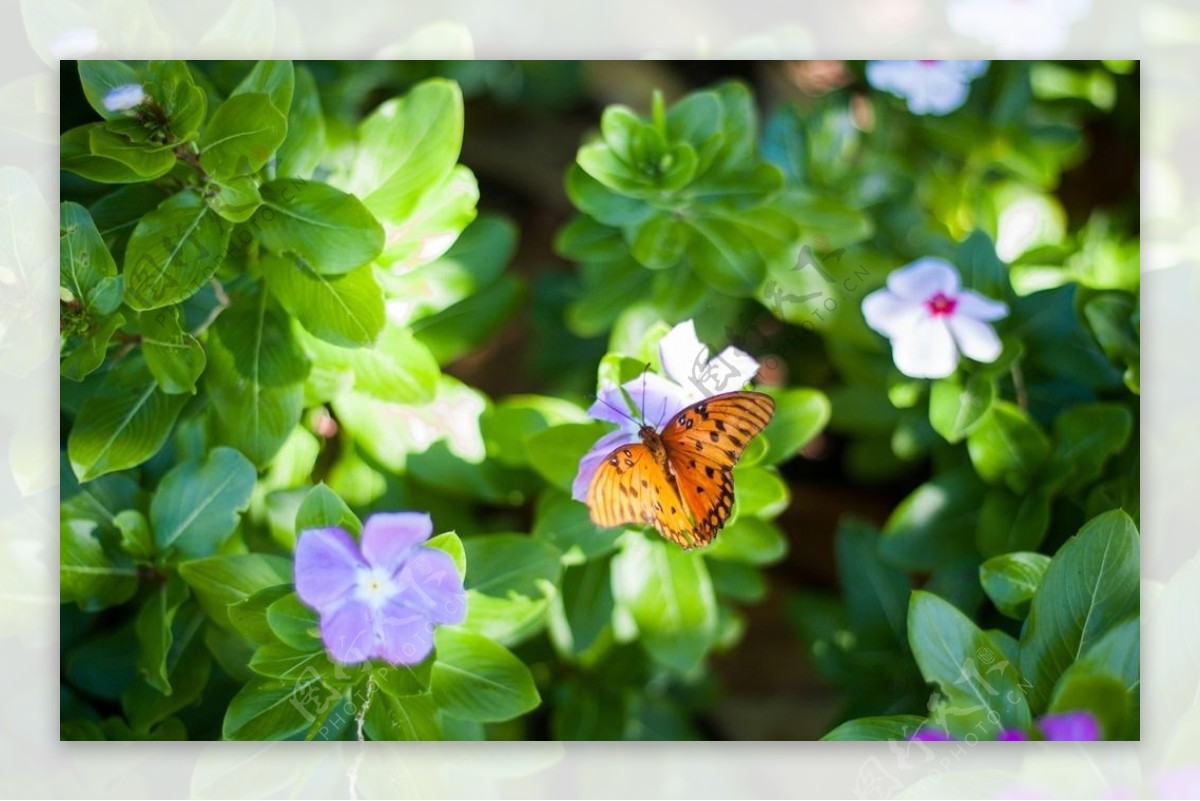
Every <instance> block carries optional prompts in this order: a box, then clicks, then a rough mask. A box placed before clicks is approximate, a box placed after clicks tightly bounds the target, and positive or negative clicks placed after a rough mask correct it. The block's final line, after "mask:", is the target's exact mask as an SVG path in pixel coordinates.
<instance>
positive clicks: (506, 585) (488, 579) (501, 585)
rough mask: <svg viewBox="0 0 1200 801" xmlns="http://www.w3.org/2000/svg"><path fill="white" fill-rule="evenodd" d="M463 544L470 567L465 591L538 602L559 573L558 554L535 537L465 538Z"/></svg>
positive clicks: (483, 536)
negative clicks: (546, 587)
mask: <svg viewBox="0 0 1200 801" xmlns="http://www.w3.org/2000/svg"><path fill="white" fill-rule="evenodd" d="M462 544H463V548H464V549H466V555H467V564H469V565H471V571H470V573H469V574H468V575H467V580H466V587H467V589H469V590H475V591H476V592H481V593H485V594H487V595H492V596H495V597H496V598H510V597H512V596H514V595H516V596H523V597H525V598H528V599H531V600H536V599H539V598H541V597H543V596H544V595H545V594H546V593H545V590H544V588H543V587H544V585H550V586H554V585H556V584H557V583H558V578H559V575H560V573H561V572H562V564H561V562H560V561H559V557H560V556H561V554H560V553H559V550H558V549H557V548H555V547H554V546H552V545H550V544H549V543H547V542H546V541H545V540H544V539H541V538H538V537H531V536H528V535H522V534H484V535H479V536H474V537H464V538H463V540H462Z"/></svg>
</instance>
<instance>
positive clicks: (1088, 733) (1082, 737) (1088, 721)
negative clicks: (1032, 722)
mask: <svg viewBox="0 0 1200 801" xmlns="http://www.w3.org/2000/svg"><path fill="white" fill-rule="evenodd" d="M1038 728H1039V729H1041V730H1042V734H1044V735H1045V736H1046V739H1047V740H1068V741H1072V742H1079V741H1092V740H1099V739H1100V723H1099V722H1098V721H1097V720H1096V718H1095V717H1093V716H1092V714H1091V713H1090V712H1082V711H1079V712H1063V713H1061V714H1057V715H1046V716H1045V717H1043V718H1041V719H1039V720H1038Z"/></svg>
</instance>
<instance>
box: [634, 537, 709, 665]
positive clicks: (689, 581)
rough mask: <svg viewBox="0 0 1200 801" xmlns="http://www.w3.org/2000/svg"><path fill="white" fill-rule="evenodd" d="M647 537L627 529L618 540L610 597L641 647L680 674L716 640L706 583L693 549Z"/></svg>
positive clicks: (701, 566) (695, 663)
mask: <svg viewBox="0 0 1200 801" xmlns="http://www.w3.org/2000/svg"><path fill="white" fill-rule="evenodd" d="M649 536H653V539H650V538H649ZM649 536H647V535H643V534H641V533H637V532H630V533H628V534H626V535H625V536H624V537H623V538H622V540H621V550H620V551H619V552H618V553H617V555H616V556H615V557H614V558H613V565H612V572H613V595H614V596H615V598H616V602H617V605H618V606H619V607H621V608H623V609H624V610H625V611H627V612H628V614H629V615H630V616H631V617H632V618H633V620H634V622H635V623H636V625H637V630H638V633H639V642H640V643H641V644H642V646H643V647H645V649H646V651H647V652H648V653H649V654H650V655H651V656H652V657H653V658H654V659H655V660H656V661H659V662H661V663H663V664H664V665H666V666H668V667H670V668H672V669H674V670H676V671H679V672H686V671H688V670H690V669H692V668H693V667H695V666H696V665H697V664H698V663H699V661H700V660H701V659H702V658H703V657H704V655H705V654H706V653H707V652H708V650H709V649H710V648H711V647H712V645H713V642H714V641H715V638H716V629H717V602H716V596H715V594H714V593H713V588H712V581H711V580H710V579H709V576H708V570H707V569H706V567H705V564H704V559H703V558H702V557H701V556H700V555H699V554H698V553H688V552H685V551H683V550H682V549H680V548H679V547H678V546H676V545H674V544H672V543H668V542H666V541H665V540H662V539H661V538H659V537H658V535H657V534H655V535H649Z"/></svg>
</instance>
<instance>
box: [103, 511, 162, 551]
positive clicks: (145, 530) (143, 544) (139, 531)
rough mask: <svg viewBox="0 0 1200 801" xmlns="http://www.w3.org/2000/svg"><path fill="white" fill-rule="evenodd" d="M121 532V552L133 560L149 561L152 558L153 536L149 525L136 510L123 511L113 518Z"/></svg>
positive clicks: (143, 516)
mask: <svg viewBox="0 0 1200 801" xmlns="http://www.w3.org/2000/svg"><path fill="white" fill-rule="evenodd" d="M113 524H114V525H115V526H116V527H117V530H118V531H120V532H121V550H122V551H124V552H125V553H127V554H129V556H131V557H133V558H134V559H139V560H149V559H150V558H152V557H153V556H154V535H153V534H152V533H151V532H150V523H149V522H147V520H146V516H145V515H144V514H142V513H141V512H139V511H138V510H137V509H125V510H124V511H121V512H118V513H117V515H116V517H114V518H113Z"/></svg>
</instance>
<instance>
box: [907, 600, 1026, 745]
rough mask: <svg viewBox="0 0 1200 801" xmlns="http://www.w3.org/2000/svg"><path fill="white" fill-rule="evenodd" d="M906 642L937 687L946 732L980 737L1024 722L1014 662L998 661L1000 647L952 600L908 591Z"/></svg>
mask: <svg viewBox="0 0 1200 801" xmlns="http://www.w3.org/2000/svg"><path fill="white" fill-rule="evenodd" d="M908 641H909V645H910V647H911V648H912V653H913V657H914V658H915V659H916V661H917V666H918V667H919V668H920V669H921V675H922V676H923V677H924V678H925V680H926V681H927V682H930V683H936V684H937V685H938V686H939V687H940V689H941V692H942V695H943V696H944V699H942V700H943V702H944V703H945V705H946V707H945V710H946V713H945V715H944V717H945V725H946V730H947V731H949V733H950V734H951V735H953V736H955V737H958V738H960V739H961V738H962V737H965V736H966V734H967V732H972V733H974V734H975V735H976V736H978V737H979V738H980V739H993V738H994V737H995V735H996V734H997V733H998V732H999V730H1000V729H1001V728H1003V727H1006V726H1010V727H1019V728H1026V727H1028V726H1029V723H1030V719H1031V718H1030V713H1029V704H1028V703H1027V702H1026V699H1025V695H1024V692H1023V690H1022V688H1021V674H1020V673H1019V672H1018V670H1017V666H1016V665H1014V664H1012V663H1009V662H1007V661H998V660H997V657H998V656H1000V655H1002V651H1001V649H1000V648H999V647H998V646H996V645H994V644H993V643H992V641H991V638H989V637H988V635H986V634H984V633H983V632H982V631H980V630H979V628H978V627H976V625H975V624H974V623H972V622H971V620H970V619H969V618H968V617H967V616H966V615H964V614H963V613H962V612H960V611H959V610H958V609H956V608H955V607H954V606H953V605H952V604H950V603H947V602H946V601H944V600H942V599H941V598H939V597H938V596H936V595H933V594H931V593H928V592H925V591H923V590H916V591H914V592H913V594H912V600H911V602H910V603H909V608H908ZM939 723H940V721H939Z"/></svg>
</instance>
